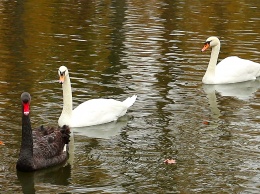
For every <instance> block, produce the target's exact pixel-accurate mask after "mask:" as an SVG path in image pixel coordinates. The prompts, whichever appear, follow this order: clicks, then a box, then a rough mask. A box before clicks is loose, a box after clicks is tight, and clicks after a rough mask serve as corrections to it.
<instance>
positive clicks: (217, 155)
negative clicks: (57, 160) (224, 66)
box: [0, 0, 260, 193]
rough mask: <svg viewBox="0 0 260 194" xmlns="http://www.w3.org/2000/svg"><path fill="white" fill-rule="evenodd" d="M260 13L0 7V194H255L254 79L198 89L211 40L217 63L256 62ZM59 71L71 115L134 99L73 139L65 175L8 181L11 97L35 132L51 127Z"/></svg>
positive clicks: (216, 4)
mask: <svg viewBox="0 0 260 194" xmlns="http://www.w3.org/2000/svg"><path fill="white" fill-rule="evenodd" d="M259 10H260V4H259V0H244V1H239V2H236V1H229V0H228V1H225V2H222V1H217V0H212V1H197V0H195V1H194V0H192V1H191V0H174V1H173V0H165V1H162V0H154V1H135V0H130V1H124V0H118V1H116V0H115V1H110V0H107V1H93V0H92V1H91V0H90V1H80V0H78V1H59V0H56V1H52V0H45V1H41V0H38V1H32V0H26V1H1V2H0V15H1V18H2V19H1V22H0V57H1V65H0V118H1V123H0V134H1V135H0V137H1V138H0V140H1V141H3V142H4V143H5V145H4V146H0V153H1V160H0V191H1V192H5V193H8V192H9V193H11V192H12V193H22V192H24V193H34V192H35V193H65V192H67V193H259V192H260V162H259V161H260V147H259V144H260V136H259V135H260V126H259V121H260V117H259V112H260V104H259V102H260V93H259V87H260V85H259V84H260V83H259V80H256V81H255V82H246V83H242V84H234V85H226V86H221V87H220V86H216V87H214V86H211V87H206V86H204V85H202V83H201V79H202V77H203V75H204V72H205V69H206V67H207V64H208V61H209V55H210V52H206V53H201V52H200V50H201V48H202V46H203V43H204V41H205V40H206V38H207V37H209V36H212V35H215V36H218V37H219V38H220V40H221V43H222V48H221V53H220V59H223V58H225V57H227V56H231V55H237V56H240V57H242V58H246V59H250V60H252V61H256V62H260V58H259V50H260V43H259V42H260V36H259V34H260V19H259V18H260V12H259ZM61 65H66V66H67V67H68V68H69V70H70V75H71V81H72V87H73V101H74V105H75V106H76V105H78V104H79V103H81V102H84V101H85V100H87V99H91V98H99V97H105V98H114V99H117V100H124V99H125V98H127V97H128V96H131V95H133V94H137V95H138V99H137V101H136V103H135V104H134V106H133V107H131V109H130V110H129V112H128V114H127V116H125V117H123V118H121V119H120V120H119V121H118V122H117V123H110V124H106V125H101V126H97V127H93V128H87V129H81V130H75V132H74V139H73V140H72V142H73V141H74V144H72V145H73V146H72V148H71V149H72V151H71V152H72V153H71V156H70V159H69V162H68V164H65V165H62V166H57V167H55V168H51V169H47V170H42V171H38V172H35V173H18V174H17V172H16V169H15V164H16V160H17V157H18V151H19V147H20V142H21V118H20V117H21V113H20V111H21V110H20V95H21V93H22V92H23V91H28V92H30V93H31V95H32V98H33V99H32V114H31V120H32V122H33V126H38V125H41V124H48V125H57V120H58V117H59V115H60V113H61V109H62V90H61V86H60V85H59V84H58V82H57V79H58V75H57V70H58V68H59V66H61ZM168 158H170V159H171V158H172V159H176V164H175V165H166V164H164V160H165V159H168Z"/></svg>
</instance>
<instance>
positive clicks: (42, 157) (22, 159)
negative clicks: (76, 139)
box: [16, 92, 70, 172]
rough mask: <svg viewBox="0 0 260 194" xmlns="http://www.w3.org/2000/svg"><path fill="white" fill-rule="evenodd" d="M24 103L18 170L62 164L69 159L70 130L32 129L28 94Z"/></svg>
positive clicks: (67, 128)
mask: <svg viewBox="0 0 260 194" xmlns="http://www.w3.org/2000/svg"><path fill="white" fill-rule="evenodd" d="M21 101H22V143H21V148H20V155H19V159H18V161H17V163H16V169H17V170H19V171H25V172H28V171H35V170H39V169H42V168H47V167H51V166H54V165H57V164H61V163H63V162H65V161H66V160H67V159H68V143H69V141H70V140H69V139H70V128H69V127H68V126H63V127H61V128H60V127H58V128H54V127H47V128H45V127H43V126H41V127H39V128H37V129H35V130H32V128H31V121H30V116H29V114H30V102H31V96H30V94H29V93H28V92H23V93H22V95H21Z"/></svg>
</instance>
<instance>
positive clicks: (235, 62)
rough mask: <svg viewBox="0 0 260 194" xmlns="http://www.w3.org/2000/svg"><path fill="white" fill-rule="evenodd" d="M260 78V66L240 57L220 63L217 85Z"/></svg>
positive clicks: (229, 58)
mask: <svg viewBox="0 0 260 194" xmlns="http://www.w3.org/2000/svg"><path fill="white" fill-rule="evenodd" d="M258 76H260V64H259V63H255V62H253V61H250V60H246V59H241V58H239V57H235V56H233V57H227V58H225V59H223V60H222V61H221V62H220V63H218V65H217V67H216V72H215V83H216V84H221V83H237V82H244V81H248V80H254V79H256V77H258Z"/></svg>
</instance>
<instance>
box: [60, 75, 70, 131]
mask: <svg viewBox="0 0 260 194" xmlns="http://www.w3.org/2000/svg"><path fill="white" fill-rule="evenodd" d="M62 91H63V109H62V112H61V116H60V118H59V126H63V125H70V122H71V116H72V92H71V84H70V77H69V75H67V76H66V77H65V80H64V83H63V84H62Z"/></svg>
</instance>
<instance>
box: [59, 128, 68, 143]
mask: <svg viewBox="0 0 260 194" xmlns="http://www.w3.org/2000/svg"><path fill="white" fill-rule="evenodd" d="M60 132H61V133H62V138H63V141H64V143H65V144H68V143H69V142H70V128H69V126H68V125H63V127H62V128H61V129H60Z"/></svg>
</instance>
